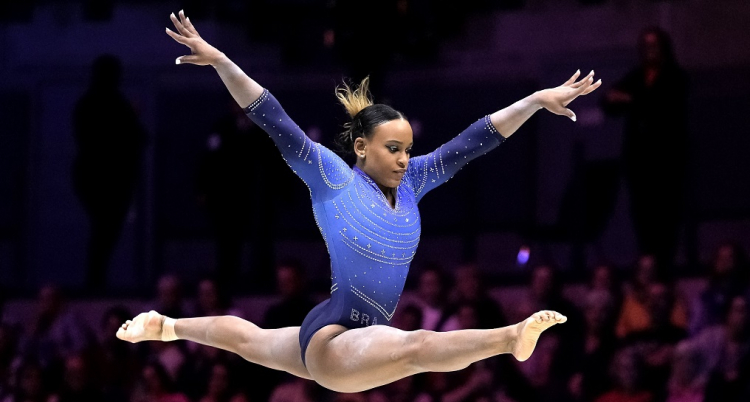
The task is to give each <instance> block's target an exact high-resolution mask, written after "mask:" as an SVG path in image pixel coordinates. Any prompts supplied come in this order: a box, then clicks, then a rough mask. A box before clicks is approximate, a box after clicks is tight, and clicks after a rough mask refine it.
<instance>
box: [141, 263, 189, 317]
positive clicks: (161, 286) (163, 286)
mask: <svg viewBox="0 0 750 402" xmlns="http://www.w3.org/2000/svg"><path fill="white" fill-rule="evenodd" d="M149 310H156V311H162V310H164V311H169V312H170V313H171V314H174V315H173V316H170V317H189V316H190V315H191V314H192V311H191V310H190V308H189V307H188V303H187V301H186V300H185V292H184V288H183V284H182V280H181V279H180V277H179V276H177V275H175V274H165V275H162V276H161V277H160V278H159V280H158V282H157V284H156V299H155V300H154V301H153V305H152V306H151V307H150V308H149Z"/></svg>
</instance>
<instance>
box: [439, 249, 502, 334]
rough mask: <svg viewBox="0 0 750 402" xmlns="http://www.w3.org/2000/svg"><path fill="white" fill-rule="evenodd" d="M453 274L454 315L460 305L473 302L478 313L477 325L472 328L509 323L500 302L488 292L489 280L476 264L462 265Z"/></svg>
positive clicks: (496, 326)
mask: <svg viewBox="0 0 750 402" xmlns="http://www.w3.org/2000/svg"><path fill="white" fill-rule="evenodd" d="M453 276H454V287H453V292H452V293H451V295H450V300H451V305H452V307H451V313H452V315H453V316H454V317H455V315H456V314H457V313H458V311H457V307H458V306H459V305H462V304H471V305H473V306H474V309H475V311H476V314H477V321H476V326H475V327H472V328H483V329H489V328H500V327H504V326H506V325H508V324H509V321H508V319H507V318H506V317H505V312H504V311H503V309H502V307H501V306H500V303H499V302H498V301H497V300H495V299H493V298H492V297H491V296H490V295H489V293H488V292H487V281H486V280H485V278H484V277H483V275H482V272H481V271H480V270H479V268H478V267H477V266H476V264H463V265H460V266H459V267H457V268H456V269H455V270H454V271H453Z"/></svg>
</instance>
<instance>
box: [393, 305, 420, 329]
mask: <svg viewBox="0 0 750 402" xmlns="http://www.w3.org/2000/svg"><path fill="white" fill-rule="evenodd" d="M392 325H393V326H394V327H395V328H398V329H400V330H403V331H416V330H418V329H422V309H421V308H419V307H418V306H416V305H414V304H407V305H405V306H401V307H399V308H398V309H397V310H396V313H395V314H394V315H393V321H392Z"/></svg>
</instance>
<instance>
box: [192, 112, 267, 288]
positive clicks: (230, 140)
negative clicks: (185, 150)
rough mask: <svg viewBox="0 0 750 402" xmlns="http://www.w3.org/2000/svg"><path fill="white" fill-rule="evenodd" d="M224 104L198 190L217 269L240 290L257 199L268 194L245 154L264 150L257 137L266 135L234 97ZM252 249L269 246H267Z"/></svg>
mask: <svg viewBox="0 0 750 402" xmlns="http://www.w3.org/2000/svg"><path fill="white" fill-rule="evenodd" d="M225 108H226V111H225V113H224V114H223V115H222V116H221V117H220V118H219V119H218V120H217V121H216V123H215V124H214V127H213V129H212V132H211V133H210V135H209V136H208V139H207V141H206V150H205V151H204V154H203V156H202V159H201V161H200V163H199V165H198V168H197V178H196V190H197V198H198V204H199V206H200V207H202V208H204V209H205V211H206V213H207V215H208V218H209V219H210V222H211V229H212V237H213V239H214V243H215V247H216V262H215V265H216V266H215V274H216V276H217V278H218V279H219V282H221V284H222V286H225V287H226V288H227V289H231V290H237V289H236V288H237V283H238V281H239V279H240V276H239V275H240V268H241V267H240V265H241V261H242V246H243V244H244V242H245V241H246V240H247V239H248V237H249V227H250V221H251V218H252V216H251V215H252V211H253V210H254V204H255V202H256V201H255V199H256V198H264V197H256V196H255V195H254V193H253V186H251V185H250V184H249V183H252V182H253V181H254V180H255V179H256V174H255V170H254V169H255V168H256V167H257V166H256V163H255V162H254V160H253V158H248V157H247V155H249V154H255V153H257V154H258V155H259V156H262V154H263V152H259V151H258V150H257V149H256V148H257V144H256V143H257V142H258V141H260V140H259V139H261V138H263V139H265V138H266V137H267V135H266V134H265V133H264V132H263V130H261V129H260V128H258V127H257V126H256V125H255V124H254V123H253V122H252V121H250V119H248V118H247V117H246V116H245V115H244V113H243V112H242V109H241V108H240V107H238V106H237V104H236V103H235V102H231V103H230V102H227V103H226V105H225ZM269 146H273V144H269ZM264 171H265V169H264ZM254 251H257V252H258V253H265V252H266V251H265V250H264V249H259V250H254ZM267 263H270V261H268V262H267ZM265 266H268V265H265Z"/></svg>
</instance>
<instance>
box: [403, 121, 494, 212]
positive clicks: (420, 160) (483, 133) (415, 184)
mask: <svg viewBox="0 0 750 402" xmlns="http://www.w3.org/2000/svg"><path fill="white" fill-rule="evenodd" d="M503 141H505V138H504V137H503V136H501V135H500V133H498V132H497V129H496V128H495V126H494V125H492V122H491V121H490V116H489V115H487V116H484V117H483V118H481V119H479V120H477V121H476V122H474V123H473V124H472V125H470V126H469V127H468V128H466V129H465V130H464V131H462V132H461V134H459V135H457V136H456V137H454V138H453V139H452V140H450V141H448V142H447V143H445V144H443V145H441V146H440V147H439V148H438V149H436V150H434V151H433V152H430V153H429V154H427V155H421V156H416V157H413V158H411V160H410V161H409V167H408V168H407V171H406V178H407V180H408V181H409V183H410V184H411V186H412V188H413V189H414V196H415V197H416V199H417V202H419V200H421V199H422V197H423V196H424V195H425V194H426V193H427V192H429V191H430V190H432V189H434V188H436V187H437V186H439V185H441V184H443V183H445V182H446V181H448V179H450V178H451V177H453V175H455V174H456V172H458V171H459V170H460V169H461V168H462V167H464V166H465V165H466V164H467V163H469V162H470V161H471V160H473V159H474V158H476V157H478V156H480V155H484V154H486V153H487V152H489V151H491V150H492V149H494V148H495V147H497V146H498V145H500V144H501V143H502V142H503Z"/></svg>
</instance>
